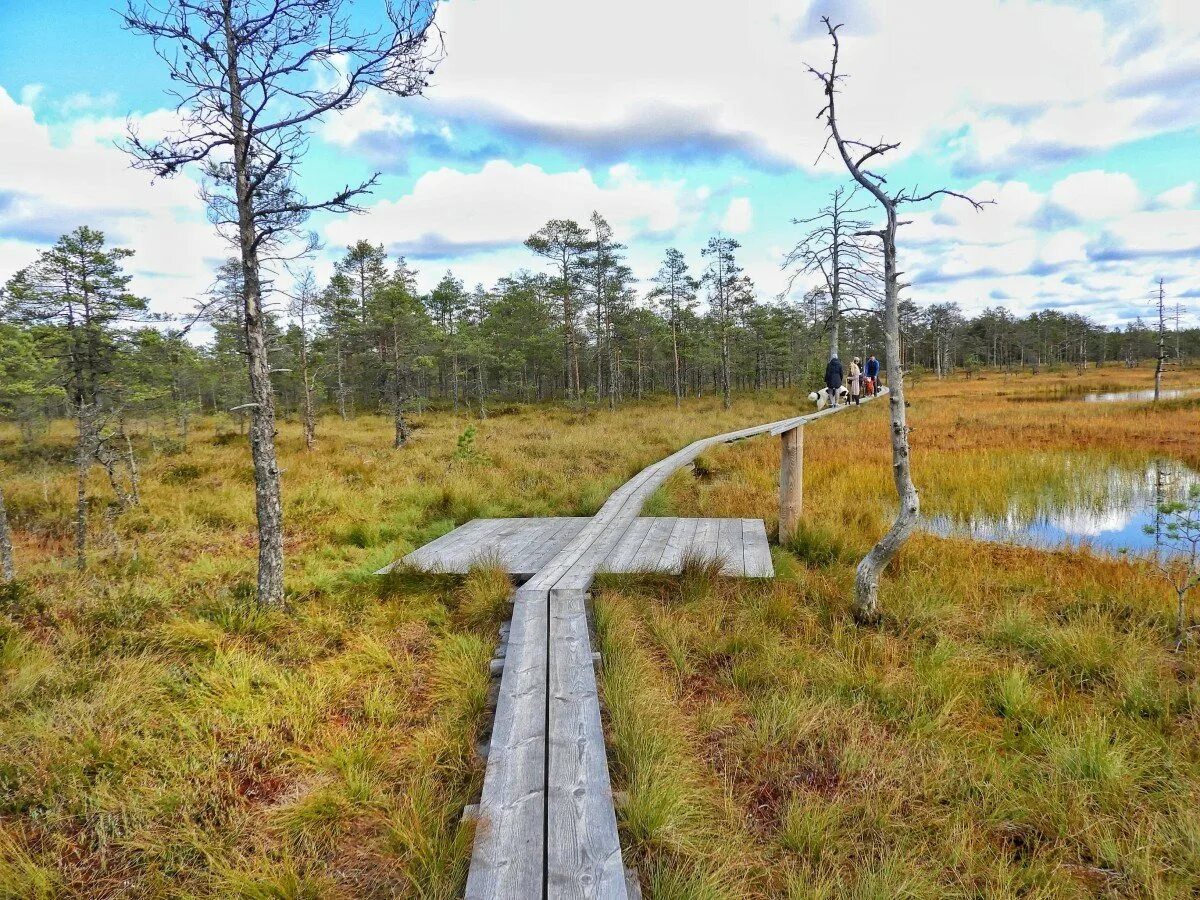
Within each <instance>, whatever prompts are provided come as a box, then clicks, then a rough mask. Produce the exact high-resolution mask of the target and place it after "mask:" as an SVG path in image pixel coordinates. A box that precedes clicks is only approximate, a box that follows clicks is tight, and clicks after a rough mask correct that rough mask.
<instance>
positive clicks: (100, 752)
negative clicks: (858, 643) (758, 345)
mask: <svg viewBox="0 0 1200 900" xmlns="http://www.w3.org/2000/svg"><path fill="white" fill-rule="evenodd" d="M794 412H795V406H794V405H792V404H791V403H789V401H788V398H786V397H783V396H772V397H766V398H756V399H755V400H753V401H739V402H738V403H737V404H735V407H734V409H733V410H732V411H731V412H728V413H726V412H722V411H721V409H720V404H719V402H712V401H709V400H704V401H703V402H700V403H695V402H692V403H689V404H688V407H687V409H685V411H684V412H683V413H677V412H675V410H674V406H673V404H671V403H669V402H666V403H650V404H647V405H645V406H642V407H639V408H637V409H629V410H624V411H621V412H619V413H617V414H616V415H615V416H614V415H609V414H608V413H598V412H594V411H588V412H573V411H570V410H567V409H563V408H549V407H547V408H540V409H539V408H531V409H516V410H513V411H511V412H509V413H508V414H505V415H498V416H495V417H493V418H491V419H489V420H487V421H485V422H475V423H472V422H471V421H470V420H468V419H465V418H459V419H455V418H454V417H452V416H451V415H448V414H426V415H422V416H418V417H416V420H415V425H416V426H417V428H416V431H415V433H414V437H413V441H412V444H411V446H409V447H407V448H405V449H404V450H402V451H400V452H396V451H393V450H391V449H390V440H391V439H390V432H389V428H390V426H389V424H388V422H387V421H386V420H385V419H383V418H360V419H356V420H354V421H351V422H349V423H342V422H341V421H339V420H337V419H335V418H326V419H324V420H322V422H321V423H320V428H319V433H318V446H317V449H316V450H315V451H314V452H312V453H307V452H305V451H304V450H303V445H302V435H301V431H300V428H299V426H298V425H297V424H296V423H291V422H283V423H281V427H280V449H281V464H282V468H283V469H284V490H285V493H284V497H285V512H286V523H287V534H286V545H287V552H288V557H287V575H288V587H289V592H288V608H287V609H286V610H280V611H264V610H260V609H257V608H256V607H255V606H254V604H253V602H252V600H251V596H250V595H251V586H252V584H253V576H254V570H253V566H254V556H255V551H254V531H253V529H254V513H253V492H252V478H251V470H250V465H249V458H248V452H247V447H246V439H245V438H244V437H243V436H240V435H238V434H237V433H236V431H235V430H234V427H233V426H232V425H231V424H230V423H228V422H225V421H218V420H210V421H205V422H202V423H200V425H199V427H197V428H196V429H195V430H194V431H193V434H192V437H191V440H190V441H189V444H188V446H187V447H186V448H183V447H181V446H180V445H179V443H178V439H177V438H176V436H175V434H174V431H173V429H172V428H171V426H170V425H169V424H168V423H143V422H137V423H134V424H133V429H134V432H135V444H136V447H137V450H138V454H139V458H140V462H141V473H142V494H143V503H142V506H141V507H140V508H138V509H135V510H132V511H130V512H128V513H125V514H123V515H121V516H120V517H119V518H118V519H117V521H116V528H115V533H110V531H109V529H108V527H107V526H106V525H105V521H104V516H103V515H102V514H101V513H102V507H103V506H104V505H105V504H106V503H108V502H109V500H110V499H111V494H110V492H109V490H108V488H107V486H106V485H105V483H104V479H103V476H102V473H100V472H96V473H94V474H93V479H92V482H91V491H92V493H93V496H94V497H95V500H94V506H93V514H92V517H91V518H92V523H93V524H92V531H91V534H90V535H89V537H90V543H91V548H92V549H91V553H90V566H89V569H88V571H87V572H85V573H83V574H79V573H77V572H75V571H74V569H73V567H72V559H71V523H72V515H73V503H74V488H73V481H72V478H73V476H72V471H71V467H70V459H71V429H70V426H69V424H68V423H55V424H54V425H53V427H52V428H51V430H50V432H49V433H48V435H47V436H46V437H45V439H44V441H42V442H41V443H39V444H38V445H37V446H36V447H25V446H22V445H21V444H20V443H19V441H18V436H17V433H16V430H15V429H12V428H7V427H3V428H0V477H3V479H4V487H5V494H6V498H7V500H8V504H9V512H10V517H11V519H12V521H13V523H14V526H15V528H16V534H15V538H16V551H17V563H18V566H19V569H20V573H21V575H22V581H21V583H20V584H19V585H18V586H17V587H15V588H6V589H3V590H2V591H0V897H19V898H27V897H40V896H67V897H87V898H107V897H113V898H115V897H129V896H144V897H153V896H190V897H214V898H215V897H221V898H224V897H374V896H379V897H382V896H388V897H390V896H401V897H421V898H451V897H458V896H461V891H462V885H463V879H464V877H465V871H466V864H467V860H468V858H469V850H470V838H471V833H470V830H469V829H468V828H467V827H465V826H462V825H461V824H460V815H461V812H462V808H463V806H464V805H465V804H467V803H470V802H473V801H474V800H475V799H477V795H478V788H479V783H480V779H481V776H482V771H483V766H482V761H481V760H480V759H479V758H478V757H477V756H476V753H475V749H474V748H475V746H476V744H477V743H478V740H479V737H480V732H481V728H482V726H483V725H484V720H485V715H486V713H485V705H486V693H487V660H488V658H489V656H490V654H491V651H492V648H493V646H494V643H495V639H496V626H497V625H498V624H499V622H500V621H501V620H502V619H503V618H504V617H505V615H506V614H507V599H506V598H507V594H508V593H509V585H508V580H507V578H506V577H505V576H504V575H503V573H498V572H496V571H494V570H493V571H488V570H486V569H485V570H481V571H478V572H475V573H474V574H472V575H471V576H470V577H468V578H466V579H465V580H464V579H459V578H449V577H440V578H439V577H434V578H424V579H413V578H406V577H404V576H397V577H395V578H390V579H376V578H374V577H373V576H371V575H370V574H369V573H370V572H372V571H373V570H375V569H377V568H379V567H380V566H382V565H384V564H385V563H387V562H389V561H391V560H392V559H395V558H396V557H398V556H400V555H402V554H403V553H405V552H407V551H408V550H410V549H412V548H413V547H416V546H419V545H420V544H423V543H425V542H427V541H428V540H430V539H432V538H433V537H436V536H437V535H439V534H441V533H443V532H445V531H448V530H449V529H451V528H453V527H454V526H455V525H456V524H459V523H461V522H464V521H466V520H468V519H471V518H474V517H476V516H498V515H533V516H536V515H550V514H558V515H563V514H586V513H590V512H592V511H594V510H595V509H596V508H597V507H598V506H599V505H600V504H601V503H602V502H603V501H604V499H605V498H606V497H607V496H608V494H609V492H610V491H611V490H612V489H613V488H615V487H616V486H618V485H619V484H620V483H622V482H623V481H624V480H626V479H627V478H628V477H629V476H630V475H632V474H633V473H634V472H635V471H637V470H638V469H639V468H640V467H642V466H644V465H646V464H648V463H650V462H652V461H654V460H656V459H659V458H661V457H662V456H665V455H667V454H668V453H670V452H671V451H672V450H674V449H675V448H677V447H678V446H680V445H682V444H685V443H687V442H688V441H690V440H692V439H694V438H696V437H699V436H702V435H706V434H709V433H711V432H712V431H714V430H721V429H725V428H728V429H732V428H736V427H740V426H744V425H747V424H750V423H754V422H758V421H761V420H763V419H766V418H778V417H782V416H785V415H789V414H793V413H794ZM470 424H474V426H475V428H476V430H477V434H476V438H475V446H476V450H477V458H476V459H468V460H462V459H456V458H455V451H456V448H457V441H458V437H459V435H460V434H462V432H463V431H464V430H465V429H466V427H467V426H468V425H470Z"/></svg>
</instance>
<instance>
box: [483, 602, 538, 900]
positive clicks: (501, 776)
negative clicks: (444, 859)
mask: <svg viewBox="0 0 1200 900" xmlns="http://www.w3.org/2000/svg"><path fill="white" fill-rule="evenodd" d="M515 599H516V602H515V603H514V605H513V617H512V624H511V626H510V628H509V632H508V652H507V655H506V657H505V664H504V674H503V675H502V676H501V679H500V696H499V699H498V701H497V703H496V717H495V723H494V724H493V726H492V739H491V744H490V748H489V751H488V760H487V769H486V771H485V773H484V778H483V793H482V796H481V798H480V801H479V821H478V825H477V830H476V834H475V846H474V849H473V851H472V853H471V868H470V872H469V874H468V877H467V889H466V897H467V898H468V900H512V898H516V897H538V896H541V891H542V886H543V883H544V882H543V877H544V866H543V853H544V847H545V836H546V835H545V812H546V806H545V803H546V733H547V723H546V697H547V694H546V687H547V667H548V663H549V658H548V646H547V640H548V637H549V606H548V600H549V597H548V592H545V591H526V590H518V591H517V592H516V598H515Z"/></svg>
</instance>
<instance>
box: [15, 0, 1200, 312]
mask: <svg viewBox="0 0 1200 900" xmlns="http://www.w3.org/2000/svg"><path fill="white" fill-rule="evenodd" d="M107 6H108V4H106V3H102V2H94V0H87V2H84V0H75V2H67V0H59V2H43V3H38V4H32V3H24V2H16V0H0V278H7V277H8V275H10V274H11V273H12V272H13V271H15V270H16V269H18V268H20V267H21V266H23V265H26V264H27V263H28V262H30V261H31V260H32V259H33V257H34V256H35V254H36V252H37V250H38V249H39V248H40V247H43V246H45V245H46V244H48V243H49V242H50V241H52V240H53V239H54V237H55V236H56V235H57V234H59V233H61V232H62V231H65V230H68V229H69V228H71V227H74V226H75V225H76V224H82V223H88V224H91V225H94V226H97V227H101V228H103V229H105V230H106V231H107V232H108V234H109V235H110V238H111V239H112V240H113V241H114V242H116V243H119V244H121V245H124V246H128V247H130V248H132V249H134V250H135V251H136V252H137V255H136V256H135V257H134V260H133V261H132V265H131V268H132V269H133V271H134V272H135V273H136V276H137V280H136V282H135V287H136V289H137V290H139V291H140V292H142V293H144V294H146V295H147V296H149V297H150V298H151V299H152V301H153V303H154V305H155V306H156V308H158V309H160V310H163V311H182V310H185V309H187V308H188V307H189V305H190V303H191V298H194V297H196V296H198V295H199V294H200V293H201V292H202V290H203V288H204V286H205V285H206V284H207V283H208V281H209V278H210V275H211V271H212V268H213V264H214V262H215V261H217V260H219V259H220V258H221V257H222V256H224V255H225V254H227V252H228V249H227V248H226V247H224V246H223V245H222V244H221V243H220V242H219V241H218V240H217V239H216V238H215V236H214V234H213V232H212V228H211V226H209V225H208V224H207V222H206V220H205V217H204V211H203V208H202V206H201V204H200V202H199V200H198V199H197V198H196V184H195V182H194V181H191V180H190V179H188V178H181V179H176V180H174V181H172V182H160V183H157V184H151V183H150V180H149V178H148V177H147V176H145V175H144V174H143V173H139V172H136V171H132V170H130V169H129V168H128V164H127V160H126V159H125V158H124V157H123V155H122V154H121V152H120V151H119V150H118V149H116V148H115V147H114V141H115V140H117V139H118V138H119V137H120V135H121V134H122V133H123V130H124V127H125V123H126V121H127V119H129V120H132V121H134V122H136V123H137V124H138V125H139V127H140V128H141V129H142V130H143V132H145V133H148V134H152V133H155V132H158V131H162V130H164V129H167V128H169V127H170V123H171V120H172V112H171V109H170V103H169V100H168V98H167V97H166V96H165V95H164V93H163V90H164V88H165V87H166V86H167V82H166V72H165V68H164V66H163V64H162V63H161V62H160V61H159V60H158V59H157V58H156V57H155V56H154V54H153V52H152V50H151V47H150V46H149V43H148V41H146V40H145V39H144V38H139V37H136V36H133V35H129V34H127V33H125V32H123V31H122V30H121V28H120V23H119V19H118V17H117V15H116V14H115V13H114V12H112V11H111V10H110V9H108V8H107ZM748 6H749V8H748V10H747V11H745V12H744V13H739V15H738V16H736V17H731V16H730V15H729V12H728V10H729V7H728V6H727V5H726V4H720V5H718V4H717V3H715V2H713V0H691V2H678V0H670V2H668V0H661V2H657V3H653V4H646V3H645V2H641V0H610V2H609V3H607V4H605V5H604V7H603V9H602V10H598V8H597V7H595V5H593V4H583V3H578V2H574V0H557V2H550V0H505V2H499V0H449V2H446V3H444V4H443V5H442V7H441V8H440V10H439V13H438V21H439V23H440V24H441V26H442V28H443V29H444V31H445V38H446V48H447V58H446V60H445V61H444V63H443V64H442V66H441V67H440V68H439V70H438V72H437V75H436V76H435V78H434V81H433V84H432V85H431V87H430V89H429V91H428V92H427V96H425V97H423V98H412V99H409V100H403V101H399V100H395V99H393V98H390V97H385V96H381V95H368V97H367V98H366V100H365V101H364V102H363V103H362V104H361V105H360V106H359V107H358V108H356V109H355V110H352V111H350V112H348V113H345V114H342V115H339V116H337V117H334V118H331V119H329V120H327V121H326V122H324V123H323V124H322V125H321V126H319V127H318V128H317V129H316V130H315V133H314V140H313V144H312V150H311V153H310V155H309V157H308V158H307V159H306V161H305V164H304V169H303V173H302V184H303V186H304V187H305V188H306V190H308V191H309V193H310V194H311V195H313V196H317V195H320V194H321V193H323V192H325V191H327V190H329V189H331V188H336V187H340V186H341V185H342V184H345V183H347V182H353V181H354V180H356V179H358V178H361V177H365V176H369V175H370V174H371V173H373V172H375V171H380V172H381V173H382V177H381V180H380V183H379V186H378V189H377V190H376V191H375V193H374V195H373V196H372V197H371V198H369V200H368V201H367V206H368V211H367V213H366V214H364V215H358V216H343V217H338V218H336V219H334V218H332V217H324V218H318V219H314V221H313V222H312V226H313V228H314V229H316V230H317V232H318V234H319V235H320V237H321V238H322V240H323V241H324V243H325V245H326V249H325V251H323V252H322V253H321V254H320V256H319V257H318V258H317V259H316V260H314V267H315V268H316V269H317V271H318V274H319V275H326V274H327V273H328V272H329V270H330V267H331V262H332V259H334V258H335V257H336V256H337V254H338V252H339V251H340V249H341V248H342V247H343V246H344V245H345V244H346V243H348V242H350V241H352V240H355V239H357V238H358V237H366V238H368V239H370V240H372V241H375V242H382V243H384V244H385V245H386V246H387V247H388V248H389V250H391V251H392V252H393V253H397V254H399V253H403V254H405V255H406V256H407V257H408V260H409V262H410V263H411V264H412V265H414V266H415V267H416V268H417V269H418V270H419V271H420V273H421V281H422V283H423V284H424V285H425V286H429V285H431V284H432V283H433V282H435V281H436V280H437V278H438V277H440V275H441V274H442V272H444V271H445V270H446V269H448V268H449V269H453V270H454V271H455V272H456V273H458V274H459V275H460V276H461V277H463V278H464V279H465V280H466V281H467V282H468V283H469V284H474V283H476V282H479V281H482V282H485V283H490V282H492V281H493V280H494V279H496V278H497V277H498V276H500V275H503V274H506V273H508V272H510V271H512V270H514V269H516V268H519V267H522V266H524V267H529V268H531V269H537V268H538V266H539V263H538V261H537V260H535V259H534V258H532V257H531V256H530V254H528V253H527V252H526V251H525V250H524V249H523V248H522V247H521V241H522V240H523V239H524V237H526V236H527V235H528V234H529V233H531V232H532V231H533V230H535V229H536V228H537V227H538V226H539V225H540V224H542V223H543V222H544V221H545V220H546V219H548V218H551V217H573V218H578V219H580V220H581V221H582V220H584V219H586V217H587V216H588V215H589V214H590V212H591V211H592V209H597V210H599V211H600V212H601V213H602V214H604V215H605V216H607V217H608V218H609V220H610V221H611V222H612V223H613V224H614V226H615V227H616V229H617V233H618V237H619V238H620V239H621V240H623V241H624V242H625V243H626V244H628V245H629V247H630V250H629V256H630V261H631V263H632V265H633V267H634V270H635V273H636V274H638V275H639V276H640V277H642V278H648V277H649V276H650V275H651V274H652V273H653V271H654V269H655V268H656V266H657V262H658V260H659V259H660V258H661V255H662V252H663V250H664V249H665V248H666V247H668V246H678V247H679V248H680V249H682V250H684V251H685V253H687V254H688V256H689V258H690V259H691V260H692V262H693V265H695V266H696V267H698V266H699V249H700V247H701V246H702V245H703V243H704V241H705V240H706V239H707V237H708V236H709V235H711V234H712V233H714V232H715V231H717V230H718V229H720V230H723V231H724V232H726V233H729V234H733V235H734V236H736V237H737V238H738V239H739V240H740V241H741V242H742V244H743V251H742V254H741V262H742V264H743V265H744V266H745V267H746V270H747V271H748V273H749V274H750V275H751V276H752V277H753V278H754V279H755V282H756V283H757V285H758V286H759V293H760V297H762V298H763V299H771V298H773V297H775V296H776V295H777V294H778V293H779V292H780V291H782V290H783V287H784V284H785V277H784V275H783V273H781V272H780V262H781V260H782V258H783V256H784V254H785V253H786V251H787V249H788V248H789V247H790V246H791V244H792V243H794V241H795V239H796V237H797V231H798V229H797V228H796V227H795V226H793V225H791V224H790V221H791V219H792V218H794V217H804V216H807V215H810V214H811V213H812V212H813V211H814V210H815V208H816V207H817V206H818V205H819V204H820V203H821V201H822V199H823V197H824V196H825V195H826V194H827V193H828V192H829V191H830V190H832V188H833V187H835V186H836V185H837V184H839V182H840V181H841V180H842V179H843V176H842V173H841V172H840V171H839V169H838V167H837V166H836V165H834V164H833V163H832V161H829V160H825V161H822V162H820V163H819V164H817V165H815V166H814V161H815V160H816V158H817V155H818V153H819V150H820V146H821V142H822V134H821V128H820V124H819V123H818V122H817V121H816V120H815V114H816V112H817V110H818V108H819V107H820V106H821V102H820V100H821V98H820V95H819V90H818V89H817V86H816V82H815V81H814V80H813V79H812V78H811V76H809V75H808V74H807V73H806V72H805V64H806V63H813V64H814V65H818V66H823V65H824V64H825V62H826V60H827V57H828V46H827V40H826V39H825V38H824V36H823V34H822V32H821V29H820V25H819V17H820V15H821V14H822V13H829V14H830V15H832V16H834V18H835V19H838V20H840V21H843V22H845V23H846V24H845V27H844V29H843V32H842V35H843V43H844V52H843V67H844V71H846V72H847V73H849V74H850V75H851V78H850V80H849V81H848V82H847V83H846V84H845V91H844V94H843V96H842V98H841V101H840V102H841V109H842V113H843V121H844V127H845V129H846V130H847V131H848V132H849V133H852V134H856V135H859V136H861V137H863V138H864V139H871V140H874V139H876V138H878V137H880V136H886V137H887V138H888V139H889V140H900V141H902V148H901V151H900V152H899V153H897V154H895V157H896V158H895V159H894V160H893V161H892V162H890V163H889V164H888V166H887V177H888V178H889V180H890V182H891V183H893V184H899V183H913V184H919V185H921V186H922V187H925V188H930V187H940V186H944V187H952V188H954V189H956V190H965V191H969V192H971V193H972V194H973V195H975V196H977V197H979V198H981V199H994V200H995V201H996V204H995V205H994V206H989V207H988V208H987V209H986V210H985V211H984V212H982V213H976V212H974V211H972V210H970V209H969V208H966V207H965V206H964V204H961V203H959V202H957V201H947V202H945V203H942V202H935V203H931V204H928V205H927V206H926V207H924V208H920V209H915V210H914V211H913V215H912V216H911V218H912V219H913V224H912V225H910V226H908V227H907V228H906V229H905V230H904V232H903V233H902V237H901V267H902V268H903V269H904V270H905V271H906V272H907V273H908V275H909V276H910V277H911V280H912V282H913V287H912V288H911V292H910V293H911V296H912V297H913V299H915V300H916V301H918V302H920V303H928V302H934V301H943V300H955V301H958V302H959V303H961V304H962V305H963V306H964V308H966V309H968V310H978V309H981V308H982V307H983V306H985V305H989V304H996V303H1003V304H1005V305H1007V306H1009V307H1010V308H1012V309H1014V310H1016V311H1018V312H1027V311H1030V310H1032V309H1037V308H1042V307H1046V306H1052V307H1055V308H1064V309H1072V310H1078V311H1081V312H1086V313H1087V314H1089V315H1092V316H1094V317H1095V318H1097V319H1098V320H1100V321H1104V322H1107V323H1109V324H1117V323H1120V322H1123V321H1127V320H1129V319H1130V318H1132V317H1133V316H1135V315H1137V314H1139V313H1146V312H1148V310H1149V302H1148V296H1149V291H1150V287H1151V284H1152V283H1153V282H1154V281H1155V280H1156V279H1157V278H1158V277H1160V276H1161V277H1163V278H1165V279H1167V283H1168V290H1169V292H1170V293H1171V294H1172V295H1173V296H1174V297H1179V298H1183V299H1184V302H1185V303H1190V304H1191V305H1193V306H1195V307H1197V308H1200V264H1198V263H1197V254H1198V252H1200V192H1198V190H1197V185H1196V183H1197V180H1200V174H1198V173H1197V161H1198V154H1197V149H1198V146H1200V105H1197V104H1196V103H1195V98H1196V97H1197V96H1200V3H1195V2H1194V0H1153V2H1149V0H1148V2H1138V3H1133V2H1128V3H1127V2H1122V0H1110V2H1103V3H1099V2H1097V3H1086V2H1079V0H1077V2H1034V0H906V2H905V3H903V4H901V3H896V2H887V0H815V2H811V3H804V2H783V0H756V2H754V3H753V4H749V5H748ZM370 7H371V4H370V3H359V4H356V5H355V9H356V14H362V15H366V14H369V12H370ZM360 11H361V12H360ZM803 286H804V284H803V283H800V286H799V289H802V287H803ZM1189 298H1190V299H1189ZM1194 320H1195V319H1194V317H1193V321H1194Z"/></svg>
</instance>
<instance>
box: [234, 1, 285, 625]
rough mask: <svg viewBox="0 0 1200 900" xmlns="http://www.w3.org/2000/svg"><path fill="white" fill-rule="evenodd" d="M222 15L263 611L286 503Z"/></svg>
mask: <svg viewBox="0 0 1200 900" xmlns="http://www.w3.org/2000/svg"><path fill="white" fill-rule="evenodd" d="M223 11H224V14H225V15H224V19H225V23H224V24H225V46H226V49H227V52H226V63H227V64H226V73H225V74H226V79H227V84H228V86H229V101H230V109H229V115H230V124H231V126H232V132H233V157H234V162H233V164H234V175H235V182H236V183H235V198H236V203H237V219H238V222H237V225H238V247H239V249H240V251H241V262H242V279H243V282H242V284H243V292H244V304H245V308H244V313H245V315H244V324H245V329H246V356H247V363H248V366H249V373H250V401H251V406H250V456H251V459H252V460H253V462H254V506H255V512H256V514H257V518H258V602H259V603H260V604H262V605H264V606H278V605H280V604H282V603H283V500H282V497H281V486H280V477H279V463H278V461H277V459H276V454H275V391H274V388H273V387H272V385H271V361H270V358H269V356H268V353H267V339H266V322H265V315H264V310H263V304H262V284H261V281H260V278H259V259H258V243H259V240H258V234H257V233H256V231H257V229H256V228H255V210H254V188H253V187H252V186H251V183H250V179H251V175H250V165H251V159H250V154H251V148H250V146H249V143H250V142H249V135H248V134H247V132H246V128H245V123H244V118H243V111H242V88H241V72H240V71H239V68H238V58H237V50H236V48H237V45H238V42H237V38H236V37H235V36H234V33H233V13H232V9H231V4H230V2H229V0H225V3H224V4H223Z"/></svg>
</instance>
